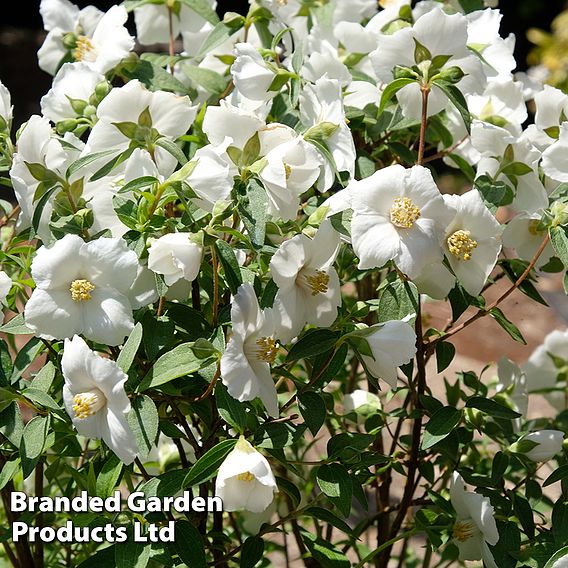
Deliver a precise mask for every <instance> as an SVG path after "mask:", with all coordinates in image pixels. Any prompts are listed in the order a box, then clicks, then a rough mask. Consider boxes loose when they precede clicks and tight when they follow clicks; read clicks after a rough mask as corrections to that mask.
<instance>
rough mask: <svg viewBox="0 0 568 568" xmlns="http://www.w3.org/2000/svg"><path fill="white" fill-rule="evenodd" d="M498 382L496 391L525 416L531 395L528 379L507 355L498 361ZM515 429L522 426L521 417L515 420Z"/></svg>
mask: <svg viewBox="0 0 568 568" xmlns="http://www.w3.org/2000/svg"><path fill="white" fill-rule="evenodd" d="M497 376H498V378H499V382H498V383H497V388H496V391H497V392H498V393H503V394H505V395H506V396H507V397H508V400H509V401H510V402H511V403H513V408H514V410H515V411H517V412H518V413H520V414H522V415H523V416H526V415H527V411H528V407H529V395H528V391H527V379H526V377H525V374H524V373H523V372H522V371H521V369H520V368H519V367H518V365H516V364H515V363H513V362H512V361H511V360H509V359H507V358H506V357H501V358H500V359H499V361H497ZM513 425H514V427H515V431H518V430H519V429H520V427H521V419H520V418H517V419H515V420H514V422H513Z"/></svg>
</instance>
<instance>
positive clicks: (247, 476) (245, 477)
mask: <svg viewBox="0 0 568 568" xmlns="http://www.w3.org/2000/svg"><path fill="white" fill-rule="evenodd" d="M237 479H238V480H239V481H246V482H247V483H250V482H251V481H254V475H253V474H252V473H251V472H250V471H245V472H244V473H239V474H237Z"/></svg>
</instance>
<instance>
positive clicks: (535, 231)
mask: <svg viewBox="0 0 568 568" xmlns="http://www.w3.org/2000/svg"><path fill="white" fill-rule="evenodd" d="M539 225H540V221H539V220H538V219H533V220H532V221H531V222H530V223H529V233H530V234H531V235H533V236H535V237H538V236H539V235H542V234H543V233H544V231H543V230H539V228H538V226H539Z"/></svg>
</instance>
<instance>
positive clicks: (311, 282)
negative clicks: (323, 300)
mask: <svg viewBox="0 0 568 568" xmlns="http://www.w3.org/2000/svg"><path fill="white" fill-rule="evenodd" d="M304 279H305V281H306V284H307V285H308V287H309V289H310V290H311V291H312V296H317V295H318V294H325V293H326V292H327V290H328V284H329V275H328V274H327V272H324V271H323V270H316V271H315V272H314V273H313V274H306V275H304Z"/></svg>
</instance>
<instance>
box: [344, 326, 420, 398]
mask: <svg viewBox="0 0 568 568" xmlns="http://www.w3.org/2000/svg"><path fill="white" fill-rule="evenodd" d="M351 335H352V336H353V337H357V339H359V338H363V339H364V340H365V341H366V343H367V346H368V350H369V351H370V353H369V352H368V351H367V349H364V350H361V351H360V353H361V356H362V359H363V363H364V364H365V367H366V368H367V370H368V371H369V372H370V373H371V375H373V376H374V377H377V378H379V379H383V380H385V381H386V382H387V383H388V384H389V385H390V386H391V387H392V388H393V389H394V388H396V383H397V379H398V375H397V369H398V367H400V365H404V364H406V363H408V362H409V361H410V360H411V359H412V358H413V357H414V355H415V354H416V333H415V332H414V329H412V327H411V326H410V325H409V324H408V323H406V322H404V321H398V320H391V321H386V322H384V323H380V324H377V325H373V326H371V327H368V328H366V329H363V330H360V331H355V332H353V333H352V334H351ZM367 346H365V347H367Z"/></svg>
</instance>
